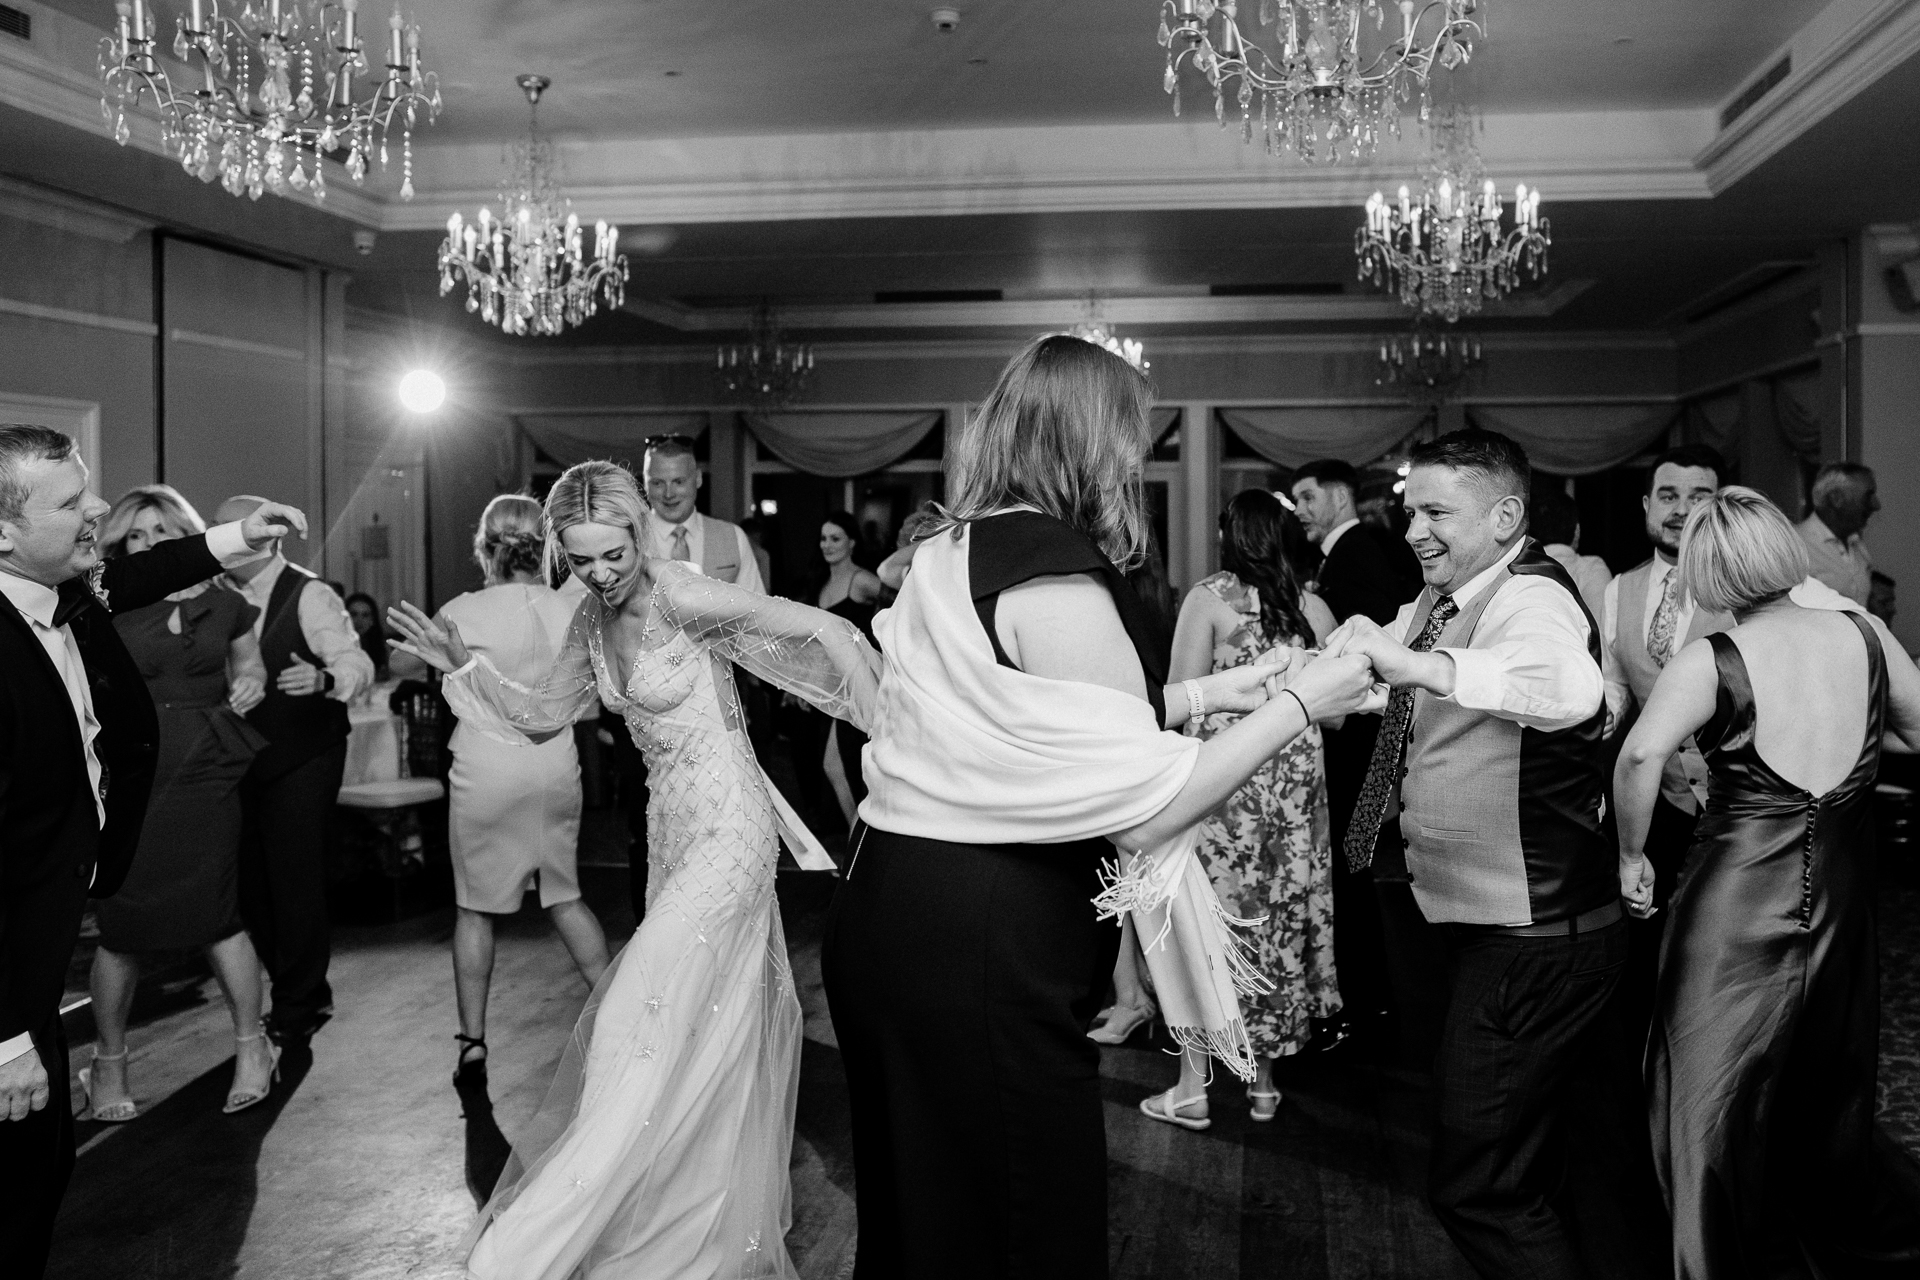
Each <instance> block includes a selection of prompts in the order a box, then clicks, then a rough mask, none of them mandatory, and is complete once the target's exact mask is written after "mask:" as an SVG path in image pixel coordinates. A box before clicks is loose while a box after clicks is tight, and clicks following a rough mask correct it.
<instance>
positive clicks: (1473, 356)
mask: <svg viewBox="0 0 1920 1280" xmlns="http://www.w3.org/2000/svg"><path fill="white" fill-rule="evenodd" d="M1379 360H1380V370H1379V373H1378V374H1377V375H1376V376H1375V377H1374V384H1375V385H1376V386H1382V387H1386V386H1395V387H1399V388H1400V389H1401V390H1403V391H1405V392H1406V393H1407V395H1408V396H1409V397H1411V398H1413V399H1415V400H1429V401H1439V400H1444V399H1445V398H1446V396H1447V394H1448V393H1449V392H1451V391H1452V390H1454V389H1455V388H1456V387H1458V386H1460V385H1461V384H1462V383H1464V382H1465V381H1466V380H1467V379H1468V378H1469V377H1471V376H1472V375H1473V374H1474V373H1476V372H1477V371H1478V370H1479V369H1480V368H1481V367H1482V366H1484V365H1485V364H1486V357H1485V354H1484V353H1483V352H1482V351H1481V349H1480V339H1478V338H1475V337H1469V336H1467V335H1466V334H1459V333H1449V332H1447V331H1446V330H1445V329H1443V328H1441V327H1440V324H1439V323H1438V322H1437V321H1436V320H1435V319H1434V318H1433V317H1432V316H1429V315H1427V314H1425V313H1424V312H1423V313H1421V314H1419V315H1416V316H1415V317H1414V318H1413V327H1412V328H1411V329H1410V330H1409V331H1408V332H1406V333H1401V334H1395V335H1394V336H1393V337H1391V338H1382V339H1381V340H1380V355H1379Z"/></svg>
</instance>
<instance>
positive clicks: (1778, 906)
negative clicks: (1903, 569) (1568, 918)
mask: <svg viewBox="0 0 1920 1280" xmlns="http://www.w3.org/2000/svg"><path fill="white" fill-rule="evenodd" d="M1679 573H1680V584H1681V590H1683V591H1686V592H1690V593H1691V594H1692V596H1693V600H1694V604H1695V607H1696V608H1700V609H1713V610H1725V611H1729V612H1731V613H1732V614H1733V616H1734V619H1735V626H1734V628H1733V629H1732V630H1731V631H1727V632H1723V633H1720V634H1718V635H1712V636H1708V637H1706V638H1705V639H1702V640H1698V641H1695V642H1694V643H1693V644H1690V645H1688V646H1687V647H1686V648H1685V649H1683V650H1681V651H1680V653H1679V654H1677V655H1676V656H1675V657H1674V659H1673V661H1672V662H1671V663H1669V664H1668V666H1667V668H1666V670H1665V671H1664V672H1663V673H1662V674H1661V676H1660V680H1659V683H1658V684H1656V685H1655V686H1654V690H1653V694H1652V696H1651V697H1650V698H1649V699H1648V702H1647V707H1646V710H1645V711H1644V712H1643V713H1642V714H1641V717H1640V719H1639V721H1638V722H1637V723H1636V724H1635V726H1634V729H1633V731H1632V733H1631V734H1630V735H1629V736H1628V738H1627V742H1626V745H1625V747H1624V748H1623V750H1622V752H1621V756H1620V763H1619V766H1618V768H1617V770H1616V772H1615V775H1614V791H1615V796H1616V800H1617V803H1618V806H1619V822H1620V882H1621V892H1622V895H1623V896H1624V897H1625V898H1626V899H1627V903H1628V906H1629V908H1630V909H1631V910H1633V911H1634V913H1635V914H1636V915H1639V916H1641V917H1643V918H1644V917H1645V916H1647V915H1649V914H1651V912H1652V910H1653V881H1654V872H1653V866H1652V864H1651V863H1650V862H1648V861H1647V860H1646V858H1645V857H1644V856H1643V854H1642V852H1641V845H1642V843H1643V842H1644V840H1645V838H1646V832H1647V827H1648V823H1649V821H1650V820H1651V816H1652V812H1653V806H1654V798H1655V796H1656V795H1657V794H1658V791H1659V785H1660V772H1661V766H1662V764H1663V763H1664V762H1665V760H1666V759H1667V757H1668V756H1669V755H1671V754H1672V753H1673V752H1674V751H1676V750H1678V749H1679V747H1680V744H1681V743H1682V742H1683V741H1685V740H1686V739H1687V738H1688V737H1692V738H1694V739H1695V741H1697V742H1698V743H1699V745H1700V748H1701V750H1702V751H1703V752H1704V753H1705V755H1706V758H1707V764H1708V767H1709V770H1710V772H1711V784H1710V790H1709V793H1708V798H1707V806H1706V812H1705V813H1704V814H1703V815H1702V817H1701V819H1700V825H1699V828H1698V830H1697V831H1696V833H1695V836H1694V842H1693V847H1692V849H1691V850H1689V852H1688V854H1687V859H1686V862H1685V863H1684V864H1683V866H1682V867H1681V870H1680V875H1679V880H1678V882H1677V884H1676V885H1675V888H1674V894H1673V898H1672V903H1671V907H1672V911H1673V915H1672V918H1671V920H1670V922H1669V923H1668V925H1667V930H1666V938H1665V942H1664V944H1663V947H1662V951H1661V956H1660V979H1659V989H1658V990H1659V1020H1658V1021H1657V1022H1656V1023H1655V1024H1654V1027H1653V1032H1652V1035H1651V1037H1650V1038H1649V1042H1648V1046H1647V1076H1648V1083H1649V1089H1650V1103H1651V1121H1652V1131H1653V1148H1654V1161H1655V1164H1656V1166H1657V1168H1658V1171H1659V1174H1660V1181H1661V1186H1662V1188H1663V1190H1664V1191H1665V1193H1666V1197H1667V1203H1668V1207H1669V1210H1670V1212H1671V1214H1672V1218H1673V1252H1674V1272H1675V1275H1676V1277H1677V1278H1678V1280H1736V1278H1744V1277H1756V1278H1758V1277H1765V1278H1766V1280H1776V1278H1783V1280H1784V1278H1787V1277H1794V1278H1798V1277H1828V1276H1847V1277H1855V1276H1887V1277H1892V1276H1913V1275H1920V1167H1916V1165H1915V1164H1914V1162H1913V1161H1912V1160H1911V1159H1909V1158H1908V1157H1907V1156H1906V1155H1905V1154H1904V1153H1902V1152H1900V1151H1899V1150H1898V1148H1896V1147H1895V1146H1894V1145H1893V1144H1892V1143H1891V1142H1889V1141H1888V1140H1886V1139H1885V1138H1884V1137H1883V1136H1882V1135H1880V1134H1878V1133H1877V1131H1876V1129H1875V1126H1874V1119H1873V1115H1874V1086H1875V1075H1876V1071H1877V1066H1878V1048H1879V1032H1880V997H1879V964H1878V955H1877V950H1876V947H1877V939H1876V937H1875V917H1874V849H1873V818H1872V811H1871V804H1872V799H1873V783H1874V775H1875V773H1876V771H1877V770H1878V767H1879V759H1880V749H1881V741H1882V733H1883V730H1884V731H1887V732H1890V733H1891V734H1892V735H1893V736H1894V737H1896V738H1898V739H1899V740H1900V741H1901V742H1902V743H1904V744H1905V746H1906V747H1907V748H1908V749H1910V750H1911V749H1913V748H1914V747H1915V746H1920V672H1917V671H1916V670H1915V669H1914V665H1913V663H1912V662H1911V661H1910V660H1909V659H1908V657H1907V655H1906V654H1905V653H1903V652H1902V651H1901V649H1900V647H1899V646H1898V645H1897V644H1896V643H1895V642H1894V640H1893V638H1892V636H1890V635H1889V634H1888V633H1887V631H1886V628H1885V627H1884V626H1883V625H1882V624H1881V623H1880V622H1879V621H1878V620H1876V619H1873V618H1870V617H1868V616H1866V615H1865V614H1859V613H1838V612H1832V611H1827V610H1819V609H1805V608H1802V607H1800V606H1799V605H1796V604H1795V603H1794V602H1793V601H1792V600H1791V599H1790V598H1789V597H1788V594H1787V593H1788V591H1789V590H1790V589H1791V588H1793V587H1795V586H1797V585H1799V584H1800V583H1801V582H1802V581H1803V580H1804V579H1805V578H1806V574H1807V556H1806V550H1805V547H1804V544H1803V543H1802V542H1801V540H1800V538H1799V537H1798V535H1797V534H1796V533H1795V532H1794V529H1793V527H1792V526H1791V525H1790V524H1789V523H1788V522H1787V518H1786V517H1785V516H1784V515H1782V514H1781V512H1780V511H1779V509H1778V508H1776V507H1775V506H1774V505H1773V504H1772V503H1771V502H1769V501H1767V499H1766V498H1764V497H1762V496H1761V495H1760V494H1758V493H1755V492H1754V491H1753V490H1751V489H1745V488H1741V487H1738V486H1731V487H1729V488H1726V489H1722V490H1721V491H1720V492H1719V493H1718V494H1716V495H1715V496H1714V497H1713V498H1712V499H1710V500H1709V501H1708V502H1706V503H1705V504H1703V505H1702V506H1700V507H1699V508H1697V509H1696V510H1695V511H1694V513H1693V515H1692V516H1691V517H1689V519H1688V521H1687V527H1686V531H1685V533H1684V534H1683V535H1682V537H1681V542H1680V563H1679ZM1811 654H1818V655H1820V657H1819V659H1818V660H1817V661H1809V658H1808V655H1811Z"/></svg>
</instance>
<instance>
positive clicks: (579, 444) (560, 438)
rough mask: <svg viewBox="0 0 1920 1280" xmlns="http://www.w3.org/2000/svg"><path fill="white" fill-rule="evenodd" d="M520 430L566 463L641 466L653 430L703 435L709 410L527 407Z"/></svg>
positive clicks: (518, 418)
mask: <svg viewBox="0 0 1920 1280" xmlns="http://www.w3.org/2000/svg"><path fill="white" fill-rule="evenodd" d="M514 421H515V422H516V423H518V424H519V427H520V430H522V431H524V432H525V433H526V434H527V438H528V439H530V440H532V441H533V442H534V443H535V444H537V445H539V446H540V449H541V451H542V452H543V453H545V454H546V455H547V456H548V457H550V458H552V459H553V460H554V461H555V462H557V463H559V464H560V465H561V466H563V467H570V466H572V465H573V464H574V463H576V462H586V461H587V460H589V459H592V458H605V459H608V460H610V461H613V462H617V463H619V464H620V465H622V466H624V467H627V468H628V469H629V470H638V468H639V466H640V459H641V457H642V456H643V455H644V454H645V453H646V451H647V440H648V438H649V437H651V436H672V435H679V436H698V435H700V434H701V433H702V432H704V431H706V429H707V414H706V413H705V412H696V413H523V414H519V415H517V416H516V417H515V419H514Z"/></svg>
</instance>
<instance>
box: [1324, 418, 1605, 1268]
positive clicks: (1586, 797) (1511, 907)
mask: <svg viewBox="0 0 1920 1280" xmlns="http://www.w3.org/2000/svg"><path fill="white" fill-rule="evenodd" d="M1411 461H1412V469H1411V471H1410V473H1409V474H1408V476H1407V487H1406V495H1405V500H1406V504H1407V511H1408V513H1409V515H1410V516H1411V517H1412V527H1411V528H1410V529H1409V530H1408V531H1407V541H1408V542H1409V543H1410V544H1411V545H1412V547H1413V550H1414V553H1415V554H1416V555H1417V556H1418V557H1419V559H1420V568H1421V576H1422V578H1423V579H1424V581H1425V583H1426V587H1425V589H1424V590H1423V591H1422V592H1421V593H1420V595H1419V597H1418V598H1417V599H1415V601H1414V602H1413V603H1412V604H1410V605H1408V606H1406V607H1405V608H1403V609H1401V610H1400V612H1399V615H1398V616H1397V617H1396V618H1395V619H1394V622H1393V624H1392V626H1390V627H1387V628H1382V627H1380V626H1378V625H1377V624H1375V623H1373V622H1372V621H1370V620H1367V619H1364V618H1354V619H1352V620H1350V621H1348V622H1346V623H1344V624H1342V626H1341V627H1340V628H1339V629H1338V630H1336V631H1335V632H1334V634H1333V635H1332V636H1330V637H1328V640H1327V648H1328V650H1329V651H1333V652H1346V653H1364V654H1366V655H1367V657H1368V658H1369V659H1370V660H1371V661H1372V662H1373V665H1374V669H1375V671H1376V672H1377V673H1378V674H1379V676H1380V678H1381V680H1383V681H1384V682H1385V683H1387V684H1388V685H1390V686H1392V688H1393V695H1392V698H1391V699H1390V700H1389V702H1388V704H1387V709H1386V715H1385V717H1384V720H1383V723H1382V726H1381V730H1380V734H1379V736H1378V738H1377V740H1376V743H1375V750H1374V756H1373V761H1372V763H1371V765H1370V766H1369V768H1368V773H1367V778H1366V781H1365V783H1364V784H1363V785H1362V788H1361V795H1360V799H1359V801H1358V802H1357V803H1356V804H1355V806H1354V813H1353V825H1352V827H1351V828H1350V829H1349V831H1348V833H1347V851H1348V854H1349V856H1350V857H1351V856H1353V855H1354V854H1355V853H1356V852H1359V853H1361V854H1362V856H1364V853H1365V852H1366V851H1370V850H1371V849H1372V848H1373V846H1374V842H1375V840H1376V838H1377V835H1378V832H1379V828H1380V826H1381V824H1382V823H1383V822H1385V821H1386V820H1387V819H1388V818H1389V817H1390V816H1391V814H1392V813H1393V810H1394V809H1395V807H1396V805H1397V807H1398V814H1399V826H1400V832H1401V835H1402V837H1403V838H1404V840H1405V844H1406V858H1407V870H1408V873H1409V876H1410V878H1411V881H1412V888H1413V895H1414V899H1415V901H1416V902H1417V903H1418V904H1419V907H1420V911H1421V913H1422V914H1423V915H1424V916H1425V917H1426V918H1427V919H1428V920H1429V921H1432V922H1433V923H1435V924H1438V925H1442V926H1444V927H1445V932H1446V933H1447V935H1448V939H1449V942H1450V946H1451V950H1452V956H1451V961H1450V965H1449V975H1448V976H1449V982H1450V987H1451V991H1450V994H1449V999H1448V1006H1447V1013H1446V1020H1445V1024H1444V1029H1443V1031H1442V1033H1441V1043H1440V1050H1439V1055H1438V1059H1437V1062H1436V1065H1435V1084H1436V1087H1437V1089H1438V1092H1439V1114H1440V1119H1439V1128H1438V1131H1437V1132H1436V1133H1435V1135H1434V1142H1433V1155H1432V1163H1431V1166H1430V1168H1429V1171H1428V1196H1429V1199H1430V1200H1431V1203H1432V1205H1433V1209H1434V1212H1435V1213H1436V1214H1437V1215H1438V1216H1439V1218H1440V1221H1441V1223H1442V1224H1443V1225H1444V1226H1445V1227H1446V1229H1447V1233H1448V1234H1449V1235H1450V1236H1451V1237H1452V1238H1453V1241H1454V1243H1455V1244H1456V1245H1458V1246H1459V1248H1460V1251H1461V1252H1462V1253H1463V1254H1465V1255H1466V1257H1467V1260H1468V1261H1469V1262H1470V1263H1471V1264H1472V1265H1473V1267H1474V1269H1475V1270H1476V1271H1478V1272H1479V1273H1480V1274H1481V1275H1483V1276H1487V1277H1502V1278H1504V1277H1514V1278H1515V1280H1518V1278H1519V1277H1526V1278H1527V1280H1548V1278H1549V1277H1582V1276H1585V1275H1587V1274H1588V1273H1587V1270H1586V1267H1585V1265H1584V1264H1583V1262H1582V1260H1581V1257H1580V1255H1579V1254H1578V1253H1577V1252H1576V1251H1575V1248H1574V1246H1573V1244H1572V1242H1571V1240H1570V1239H1569V1237H1568V1233H1567V1230H1566V1227H1565V1224H1564V1223H1563V1222H1562V1219H1561V1217H1560V1214H1559V1212H1558V1209H1557V1208H1556V1204H1555V1201H1556V1200H1557V1198H1558V1193H1559V1191H1560V1188H1561V1183H1562V1172H1563V1165H1562V1163H1561V1161H1560V1160H1559V1159H1558V1157H1557V1153H1558V1152H1559V1151H1560V1150H1561V1148H1560V1146H1559V1143H1558V1140H1559V1139H1560V1138H1561V1136H1562V1133H1563V1131H1564V1120H1565V1118H1566V1112H1567V1110H1568V1102H1569V1100H1568V1099H1567V1098H1566V1096H1565V1092H1566V1091H1565V1085H1566V1083H1567V1081H1568V1079H1569V1077H1570V1076H1571V1075H1572V1073H1573V1070H1574V1068H1575V1067H1576V1065H1578V1063H1577V1054H1576V1051H1575V1050H1576V1042H1577V1041H1578V1040H1579V1038H1580V1036H1581V1034H1582V1033H1583V1032H1584V1031H1585V1030H1586V1029H1587V1028H1588V1027H1589V1026H1592V1025H1593V1024H1594V1023H1595V1022H1596V1020H1597V1019H1598V1018H1599V1017H1600V1014H1601V1012H1602V1009H1603V1008H1604V1006H1605V1005H1606V1002H1607V998H1608V996H1609V995H1610V994H1611V993H1612V991H1613V987H1614V984H1615V982H1616V981H1617V980H1618V978H1619V976H1620V970H1621V967H1622V966H1623V965H1624V964H1625V961H1626V947H1627V939H1626V924H1625V920H1624V913H1623V912H1622V910H1621V906H1620V897H1619V893H1620V889H1619V881H1618V875H1617V872H1616V867H1615V855H1614V850H1613V848H1612V847H1611V845H1610V844H1609V843H1608V841H1607V839H1606V837H1605V836H1604V835H1603V834H1602V833H1601V829H1600V813H1601V783H1602V774H1603V771H1604V757H1603V747H1602V743H1601V729H1602V725H1603V721H1604V712H1603V702H1604V698H1603V689H1602V681H1601V675H1600V637H1599V627H1598V626H1597V625H1596V624H1595V623H1594V621H1593V619H1592V617H1591V615H1590V614H1589V613H1588V612H1587V608H1586V606H1585V604H1584V603H1582V601H1581V599H1580V595H1579V591H1578V589H1577V588H1576V587H1575V585H1574V583H1573V580H1572V579H1571V578H1569V577H1568V576H1567V572H1566V570H1565V569H1564V568H1562V567H1561V566H1560V565H1559V564H1558V563H1557V562H1555V561H1554V560H1553V559H1551V558H1550V557H1548V556H1547V555H1546V554H1545V553H1544V552H1542V551H1541V549H1540V547H1539V546H1538V544H1536V543H1535V542H1533V541H1532V540H1531V539H1530V538H1528V537H1527V536H1526V527H1527V494H1528V492H1529V489H1530V485H1531V475H1530V468H1529V466H1528V463H1527V456H1526V454H1525V453H1524V452H1523V451H1522V450H1521V449H1520V447H1519V446H1518V445H1516V444H1514V443H1513V441H1511V440H1509V439H1507V438H1506V437H1505V436H1503V435H1500V434H1498V433H1496V432H1490V431H1481V430H1477V429H1469V430H1466V431H1458V432H1454V433H1453V434H1451V435H1447V436H1442V437H1441V438H1440V439H1438V440H1435V441H1432V442H1430V443H1428V444H1423V445H1421V446H1419V447H1418V448H1417V449H1415V450H1414V451H1413V455H1412V459H1411Z"/></svg>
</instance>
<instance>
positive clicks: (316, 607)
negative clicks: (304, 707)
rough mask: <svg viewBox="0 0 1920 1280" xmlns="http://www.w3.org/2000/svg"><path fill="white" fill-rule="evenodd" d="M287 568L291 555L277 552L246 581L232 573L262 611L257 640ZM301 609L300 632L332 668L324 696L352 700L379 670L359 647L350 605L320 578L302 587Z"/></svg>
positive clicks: (255, 627)
mask: <svg viewBox="0 0 1920 1280" xmlns="http://www.w3.org/2000/svg"><path fill="white" fill-rule="evenodd" d="M286 568H287V560H286V557H285V556H282V555H280V554H279V553H278V552H276V553H274V557H273V559H272V560H271V561H269V562H268V564H267V567H266V568H264V569H262V570H261V571H260V572H259V573H256V574H255V575H254V576H253V577H252V578H251V579H249V580H248V581H246V582H241V581H239V580H238V579H236V578H234V577H233V576H232V575H231V574H229V575H228V577H227V585H228V586H230V587H232V588H233V589H234V590H235V591H238V592H239V593H240V594H241V595H243V596H245V597H246V598H247V603H248V604H251V605H253V606H254V607H255V608H256V609H258V610H260V613H259V615H258V616H257V617H255V618H254V620H253V638H254V639H256V640H258V639H259V638H260V633H261V631H262V630H263V629H264V628H265V626H266V623H267V602H268V601H269V600H272V599H273V588H274V585H275V584H276V583H278V582H279V581H280V575H281V574H282V573H284V572H285V571H286ZM298 608H299V610H300V634H301V635H303V636H304V637H306V641H307V648H309V649H311V650H313V656H314V657H316V658H318V659H320V664H321V666H323V667H324V668H325V669H326V670H328V671H330V672H332V673H333V688H332V689H331V690H330V691H328V693H327V694H326V695H325V696H327V697H329V698H332V699H333V700H334V701H335V702H351V701H353V698H354V695H355V694H357V693H359V692H360V691H361V690H362V689H365V688H366V687H367V686H368V685H370V684H372V683H373V679H374V671H373V659H372V658H369V657H368V656H367V651H366V650H365V649H363V648H361V647H360V636H359V634H358V633H357V632H355V631H354V629H353V619H352V618H350V617H348V616H347V606H346V605H345V604H343V603H341V600H340V597H339V596H337V595H335V594H334V590H333V588H332V587H330V586H328V585H327V584H326V583H324V582H321V581H320V580H319V579H317V578H316V579H314V580H312V581H310V582H308V583H307V585H306V586H305V587H304V588H302V590H301V592H300V600H299V602H298ZM279 674H280V673H279V672H278V671H269V672H268V673H267V679H268V680H273V679H274V678H276V677H277V676H278V675H279Z"/></svg>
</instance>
